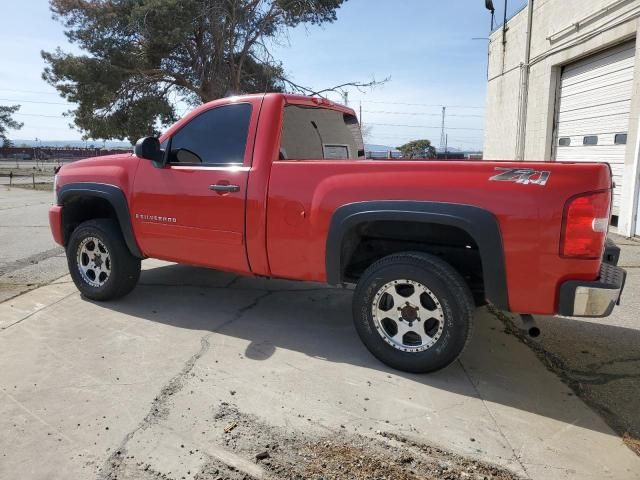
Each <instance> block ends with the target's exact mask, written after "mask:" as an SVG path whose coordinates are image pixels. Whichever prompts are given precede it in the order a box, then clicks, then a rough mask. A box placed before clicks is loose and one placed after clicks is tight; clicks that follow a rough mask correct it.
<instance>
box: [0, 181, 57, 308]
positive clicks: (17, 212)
mask: <svg viewBox="0 0 640 480" xmlns="http://www.w3.org/2000/svg"><path fill="white" fill-rule="evenodd" d="M52 195H53V194H52V193H51V192H42V191H37V190H36V191H32V190H24V189H20V188H8V187H6V186H0V245H1V246H2V255H1V256H0V302H1V301H4V300H7V299H9V298H11V297H14V296H16V295H18V294H20V293H22V292H25V291H27V290H31V289H33V288H36V287H38V286H41V285H46V284H47V283H49V282H50V281H52V280H54V279H56V278H59V277H60V276H61V275H63V274H64V273H65V271H66V259H65V257H64V250H63V249H62V248H61V247H59V246H57V245H56V244H55V243H54V242H53V238H51V233H50V232H49V219H48V216H47V210H48V207H49V205H51V202H52Z"/></svg>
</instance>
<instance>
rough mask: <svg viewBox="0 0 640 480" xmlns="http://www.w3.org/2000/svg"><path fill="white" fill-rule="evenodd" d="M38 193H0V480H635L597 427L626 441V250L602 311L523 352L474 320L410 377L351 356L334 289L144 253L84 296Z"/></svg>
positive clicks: (351, 332)
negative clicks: (619, 285) (454, 343)
mask: <svg viewBox="0 0 640 480" xmlns="http://www.w3.org/2000/svg"><path fill="white" fill-rule="evenodd" d="M25 192H26V193H25ZM50 196H51V194H50V193H43V192H29V191H26V190H20V189H11V190H9V189H7V188H5V187H2V188H1V191H0V198H1V200H2V202H3V207H2V209H0V225H1V227H2V235H1V237H0V238H1V240H2V245H3V258H2V261H3V263H2V265H0V273H1V274H2V276H0V282H1V285H2V289H1V290H0V291H1V292H2V293H3V299H4V300H5V301H4V302H3V303H1V304H0V364H2V366H3V368H2V370H1V373H0V388H2V396H1V400H0V412H1V414H2V415H1V416H0V428H1V429H2V431H3V432H4V433H3V435H2V436H0V450H1V451H2V455H3V457H2V461H1V462H0V477H1V478H52V477H56V478H58V477H59V478H116V477H117V478H136V479H137V478H140V479H146V478H158V477H160V478H176V479H181V478H202V479H203V478H211V479H216V478H323V477H324V478H366V477H365V476H362V477H361V476H358V475H359V474H356V473H353V472H356V471H362V472H365V473H366V471H367V468H374V466H375V468H377V470H375V472H376V473H377V474H379V473H380V472H386V474H387V475H388V477H387V478H516V476H519V477H522V478H532V479H543V478H553V479H563V478H580V479H589V478H592V479H602V478H611V479H633V478H640V458H638V456H637V455H636V454H635V453H634V452H633V451H632V449H631V448H629V447H628V446H627V445H625V443H624V442H623V440H622V438H621V435H620V434H618V433H616V431H614V430H613V429H612V427H611V426H610V425H613V426H614V427H615V428H616V429H617V430H618V431H619V432H620V433H622V432H621V429H624V428H628V430H629V433H630V434H631V437H632V438H633V437H634V436H637V435H638V432H637V430H635V431H634V430H633V429H634V428H637V427H638V418H637V412H638V408H637V406H638V404H637V401H638V400H637V398H638V389H637V386H638V383H637V382H638V374H637V362H638V361H639V360H638V358H637V347H636V346H637V338H638V336H637V335H638V327H637V325H634V322H635V318H636V314H635V313H634V311H635V305H637V303H636V302H637V299H635V298H634V297H633V295H631V294H630V293H631V292H632V291H636V292H637V291H638V290H637V289H638V277H637V276H636V271H635V270H633V268H634V265H635V263H633V262H636V261H637V260H638V257H637V256H635V255H636V253H637V251H638V250H640V248H638V247H637V246H636V244H635V243H634V242H633V241H629V248H628V249H626V250H625V252H631V253H625V255H624V256H623V259H622V264H625V262H627V263H629V266H631V267H632V268H630V269H629V270H630V271H632V270H633V273H632V275H631V276H630V280H629V281H630V283H629V285H628V286H627V298H629V299H630V302H629V303H628V304H626V305H625V306H624V307H623V308H621V309H620V311H619V313H618V317H612V319H607V322H604V323H603V322H600V323H596V322H593V323H588V322H579V321H576V320H571V319H539V323H540V326H541V328H542V331H543V335H542V336H541V337H540V339H539V340H537V341H536V342H535V344H531V345H527V344H525V342H523V341H522V338H521V337H520V336H519V335H518V334H517V332H515V330H512V327H514V328H515V326H516V325H517V324H516V323H515V319H513V317H508V318H505V317H503V316H501V315H500V314H499V313H496V312H492V311H491V310H489V309H487V308H481V309H479V310H478V311H477V313H476V323H475V333H474V338H473V340H472V341H471V344H470V346H469V347H468V349H467V350H466V351H465V353H464V354H463V356H462V357H461V359H460V360H459V361H457V362H455V363H454V364H453V365H451V366H450V367H449V368H447V369H446V370H444V371H440V372H437V373H435V374H430V375H412V374H406V373H402V372H397V371H393V370H391V369H389V368H387V367H385V366H384V365H383V364H381V363H379V362H378V361H377V360H375V359H374V358H373V357H372V356H371V355H370V354H369V353H368V351H367V350H366V349H365V347H364V346H363V345H362V344H361V342H360V340H359V339H358V337H357V335H356V332H355V329H354V328H353V326H352V321H351V291H350V290H348V289H335V288H328V287H325V286H322V285H317V284H302V283H295V282H286V281H279V280H265V279H251V278H240V277H237V276H235V275H232V274H228V273H222V272H215V271H210V270H205V269H199V268H195V267H187V266H178V265H174V264H169V263H166V262H160V261H155V260H147V261H145V262H143V269H144V271H143V274H142V278H141V282H140V285H139V286H138V287H137V288H136V290H135V291H134V292H133V293H132V294H131V295H129V296H128V297H126V298H124V299H123V300H120V301H116V302H109V303H94V302H91V301H87V300H85V299H83V298H82V297H81V296H80V295H79V294H78V292H77V290H76V289H75V287H74V285H73V283H72V282H71V280H70V278H69V277H68V276H67V275H66V273H65V264H64V257H63V255H62V251H61V250H60V249H57V248H56V246H55V245H54V244H53V243H52V240H51V239H50V234H49V231H48V229H47V228H46V210H47V205H48V203H49V201H50ZM25 206H26V208H25ZM19 207H21V208H20V210H19V212H20V213H18V210H17V209H18V208H19ZM25 212H27V213H25ZM634 249H637V250H634ZM4 252H7V253H4ZM633 252H636V253H633ZM632 263H633V265H631V264H632ZM27 280H29V281H27ZM527 343H530V342H529V341H527ZM582 352H587V353H582ZM634 355H635V356H634ZM633 362H636V363H633ZM576 393H578V394H579V395H580V396H582V397H583V398H580V396H579V395H576ZM634 402H636V403H634ZM623 403H624V404H623ZM616 422H619V424H616ZM627 443H628V444H629V441H628V442H627ZM336 463H341V464H342V465H343V466H344V468H345V469H348V468H353V472H352V471H351V470H348V471H347V470H345V471H344V474H343V476H342V477H340V476H337V477H336V476H334V477H332V476H331V474H330V470H331V468H333V467H332V466H334V465H335V464H336ZM336 468H337V467H336ZM341 468H342V467H341ZM503 469H506V470H503ZM399 472H402V475H405V476H401V474H400V473H399ZM296 475H298V476H297V477H296ZM411 475H414V476H411ZM447 475H449V476H447ZM380 476H382V475H379V476H378V477H376V478H379V477H380Z"/></svg>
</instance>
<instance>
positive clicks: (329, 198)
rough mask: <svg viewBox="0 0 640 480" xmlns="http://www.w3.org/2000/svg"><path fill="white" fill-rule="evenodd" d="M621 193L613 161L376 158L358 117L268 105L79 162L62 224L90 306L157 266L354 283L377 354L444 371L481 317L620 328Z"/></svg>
mask: <svg viewBox="0 0 640 480" xmlns="http://www.w3.org/2000/svg"><path fill="white" fill-rule="evenodd" d="M611 192H612V181H611V171H610V169H609V166H608V165H607V164H605V163H597V164H596V163H579V164H578V163H576V164H569V163H559V162H552V163H542V162H489V161H461V162H452V161H447V162H440V161H402V160H366V159H365V158H364V146H363V143H362V136H361V133H360V129H359V125H358V121H357V119H356V116H355V114H354V112H353V110H351V109H349V108H347V107H344V106H341V105H337V104H335V103H332V102H330V101H328V100H325V99H321V98H311V97H304V96H296V95H286V94H280V93H269V94H261V95H246V96H238V97H230V98H224V99H221V100H216V101H213V102H210V103H207V104H205V105H202V106H200V107H199V108H197V109H195V110H194V111H193V112H191V113H190V114H189V115H187V116H186V117H185V118H183V119H182V120H180V121H179V122H177V123H176V124H175V125H173V126H172V127H171V128H170V129H169V130H168V131H167V132H166V133H165V134H164V135H162V136H161V137H160V138H159V139H158V138H154V137H147V138H144V139H141V140H140V141H139V142H138V143H137V144H136V146H135V149H134V153H133V154H121V155H111V156H105V157H100V158H95V159H87V160H81V161H78V162H74V163H72V164H68V165H65V166H64V167H62V169H61V170H60V171H59V173H58V175H57V177H56V185H55V193H56V204H55V205H54V206H52V207H51V209H50V212H49V220H50V224H51V230H52V232H53V236H54V238H55V240H56V242H58V243H59V244H61V245H64V246H65V247H66V252H67V258H68V263H69V271H70V273H71V276H72V277H73V280H74V282H75V284H76V285H77V287H78V289H79V290H80V292H82V294H83V295H84V296H85V297H87V298H90V299H93V300H110V299H115V298H118V297H121V296H123V295H125V294H127V293H129V292H130V291H131V290H132V289H133V288H134V287H135V285H136V282H137V281H138V277H139V275H140V261H141V259H144V258H147V257H153V258H159V259H164V260H169V261H173V262H179V263H185V264H191V265H200V266H204V267H210V268H215V269H220V270H227V271H232V272H237V273H239V274H243V275H253V276H261V277H277V278H286V279H292V280H308V281H316V282H326V283H329V284H332V285H345V284H355V285H356V288H355V291H354V295H353V317H354V321H355V326H356V329H357V332H358V334H359V335H360V337H361V338H362V340H363V341H364V343H365V344H366V346H367V347H368V348H369V350H370V351H371V352H372V353H373V354H374V355H375V356H376V357H378V358H379V359H380V360H382V361H383V362H385V363H387V364H388V365H390V366H392V367H394V368H397V369H401V370H406V371H411V372H427V371H433V370H436V369H439V368H442V367H444V366H446V365H448V364H449V363H451V362H452V361H453V360H454V359H455V358H456V357H457V356H458V355H459V354H460V353H461V352H462V350H463V349H464V347H465V345H466V344H467V342H468V340H469V338H470V334H471V327H472V319H473V313H474V306H475V305H480V304H484V303H491V304H493V305H494V306H495V307H497V308H499V309H503V310H507V311H511V312H518V313H523V314H545V315H553V314H561V315H568V316H585V317H603V316H607V315H609V314H610V313H611V311H612V309H613V308H614V306H615V305H616V303H617V302H618V301H619V297H620V293H621V291H622V287H623V284H624V279H625V272H624V270H622V269H621V268H619V267H617V266H616V264H617V256H618V255H617V249H616V247H615V246H614V245H612V244H611V243H609V242H608V241H607V239H606V237H607V231H608V225H609V216H610V207H611Z"/></svg>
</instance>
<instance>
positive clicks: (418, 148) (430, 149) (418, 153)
mask: <svg viewBox="0 0 640 480" xmlns="http://www.w3.org/2000/svg"><path fill="white" fill-rule="evenodd" d="M397 148H398V150H400V151H401V152H402V155H403V156H405V157H408V158H434V157H435V156H436V149H435V147H434V146H433V145H431V140H413V141H411V142H408V143H405V144H404V145H402V146H400V147H397Z"/></svg>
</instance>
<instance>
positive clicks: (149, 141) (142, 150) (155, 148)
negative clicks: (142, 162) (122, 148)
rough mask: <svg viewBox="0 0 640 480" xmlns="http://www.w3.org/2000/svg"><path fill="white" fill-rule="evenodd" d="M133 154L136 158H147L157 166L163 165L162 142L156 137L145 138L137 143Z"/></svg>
mask: <svg viewBox="0 0 640 480" xmlns="http://www.w3.org/2000/svg"><path fill="white" fill-rule="evenodd" d="M133 153H135V154H136V157H139V158H146V159H147V160H151V161H152V162H154V163H156V164H161V163H162V157H163V155H162V150H161V149H160V140H158V139H157V138H156V137H144V138H141V139H140V140H138V141H137V142H136V146H135V147H133Z"/></svg>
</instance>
